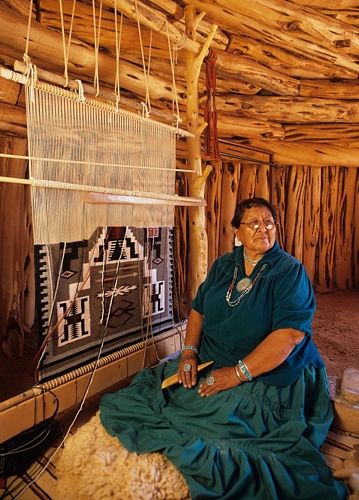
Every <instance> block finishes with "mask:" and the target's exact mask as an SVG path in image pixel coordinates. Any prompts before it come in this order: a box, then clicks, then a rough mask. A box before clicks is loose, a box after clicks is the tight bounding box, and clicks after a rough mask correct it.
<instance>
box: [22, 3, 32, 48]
mask: <svg viewBox="0 0 359 500" xmlns="http://www.w3.org/2000/svg"><path fill="white" fill-rule="evenodd" d="M32 5H33V0H30V8H29V18H28V20H27V34H26V44H25V54H24V56H27V57H28V54H29V43H30V29H31V18H32Z"/></svg>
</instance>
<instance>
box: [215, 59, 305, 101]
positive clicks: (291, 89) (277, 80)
mask: <svg viewBox="0 0 359 500" xmlns="http://www.w3.org/2000/svg"><path fill="white" fill-rule="evenodd" d="M217 64H218V67H219V68H220V69H222V70H225V71H226V72H227V73H229V74H231V73H233V74H235V75H237V76H239V78H242V79H243V80H244V81H246V82H250V83H253V85H258V86H260V87H262V88H263V89H265V90H268V91H270V92H273V93H274V94H278V95H286V96H289V95H291V96H297V95H298V94H299V81H298V80H296V79H295V78H290V77H287V76H286V75H285V74H283V73H279V72H277V71H275V70H273V69H268V68H267V67H265V66H262V65H261V64H258V63H257V62H254V61H250V60H248V59H246V58H244V57H241V56H237V55H235V54H227V53H225V52H218V53H217Z"/></svg>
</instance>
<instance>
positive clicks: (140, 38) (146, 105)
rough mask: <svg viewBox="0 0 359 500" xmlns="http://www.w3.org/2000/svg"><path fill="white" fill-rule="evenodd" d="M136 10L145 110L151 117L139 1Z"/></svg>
mask: <svg viewBox="0 0 359 500" xmlns="http://www.w3.org/2000/svg"><path fill="white" fill-rule="evenodd" d="M135 9H136V18H137V30H138V38H139V40H140V48H141V57H142V67H143V73H144V77H145V85H146V97H145V106H144V108H145V109H146V113H147V116H149V115H150V113H151V102H150V92H149V86H148V75H149V73H148V72H147V69H146V62H145V54H144V50H143V41H142V33H141V25H140V20H139V16H138V7H137V0H135ZM151 35H152V32H151ZM150 48H151V47H150Z"/></svg>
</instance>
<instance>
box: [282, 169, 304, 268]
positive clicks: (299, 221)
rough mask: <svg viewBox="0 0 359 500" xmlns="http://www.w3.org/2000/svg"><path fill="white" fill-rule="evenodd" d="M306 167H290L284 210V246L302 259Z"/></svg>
mask: <svg viewBox="0 0 359 500" xmlns="http://www.w3.org/2000/svg"><path fill="white" fill-rule="evenodd" d="M306 173H307V169H306V167H290V168H289V172H288V175H287V190H288V191H287V193H288V195H287V204H286V211H285V248H286V249H287V251H288V252H289V253H290V254H292V255H294V257H296V258H297V259H299V260H300V261H302V260H303V212H304V211H303V207H304V194H305V185H306Z"/></svg>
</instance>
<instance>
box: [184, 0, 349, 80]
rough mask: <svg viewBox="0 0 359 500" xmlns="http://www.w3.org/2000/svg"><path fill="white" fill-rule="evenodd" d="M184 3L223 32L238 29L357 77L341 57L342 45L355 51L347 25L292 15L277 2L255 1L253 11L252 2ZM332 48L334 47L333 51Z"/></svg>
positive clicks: (314, 15)
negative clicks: (296, 33) (192, 6)
mask: <svg viewBox="0 0 359 500" xmlns="http://www.w3.org/2000/svg"><path fill="white" fill-rule="evenodd" d="M185 3H191V5H194V6H195V7H196V8H198V9H201V10H203V11H204V12H206V13H207V15H209V16H210V18H211V19H212V20H213V22H215V23H217V24H219V25H220V26H221V27H222V28H223V29H225V28H228V29H229V30H230V31H232V30H234V31H236V30H237V29H238V26H240V27H241V33H242V34H245V35H248V36H250V37H253V38H254V39H257V40H264V41H266V42H267V43H269V44H271V45H274V46H275V45H281V46H284V47H290V51H291V52H293V53H296V54H298V55H299V56H301V55H303V54H304V55H306V56H309V57H311V58H312V59H313V60H314V59H315V60H317V61H318V64H320V62H321V61H324V62H325V63H327V64H333V65H335V66H338V67H343V68H346V69H348V70H350V71H353V72H354V73H357V74H358V68H357V65H356V63H355V62H354V60H353V59H352V58H351V57H350V56H348V55H347V54H346V53H345V52H347V49H343V47H342V46H341V43H342V42H344V41H345V42H346V43H347V44H350V46H351V47H350V49H351V51H352V53H353V54H356V53H357V52H358V50H359V43H358V40H359V36H358V35H357V33H356V32H355V31H354V30H353V29H352V27H351V26H350V25H344V24H342V23H339V22H338V21H335V20H334V19H332V18H329V17H327V16H322V15H321V14H319V13H316V12H315V11H312V10H311V9H308V8H303V9H302V10H300V9H295V11H294V12H293V11H291V9H290V5H289V4H288V3H287V2H285V3H284V2H282V3H280V0H276V2H271V1H270V0H263V1H259V0H258V2H255V3H256V4H258V8H257V9H255V8H254V4H253V2H251V3H250V4H249V3H248V2H245V1H244V0H242V1H237V0H228V1H227V0H220V1H218V2H214V3H211V4H209V3H208V2H204V1H202V0H185ZM221 4H222V5H221ZM281 11H282V14H281ZM258 12H260V13H261V15H260V17H259V16H258V15H257V13H258ZM287 13H288V15H287ZM291 15H292V20H290V18H291ZM254 16H255V17H254ZM286 16H287V17H286ZM277 19H280V22H278V21H277ZM298 19H300V22H298ZM270 21H272V22H271V23H270ZM292 32H299V33H300V36H293V35H292V34H291V33H292ZM278 39H280V44H279V43H278ZM333 44H337V46H338V47H337V50H335V51H333ZM342 44H343V43H342Z"/></svg>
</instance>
